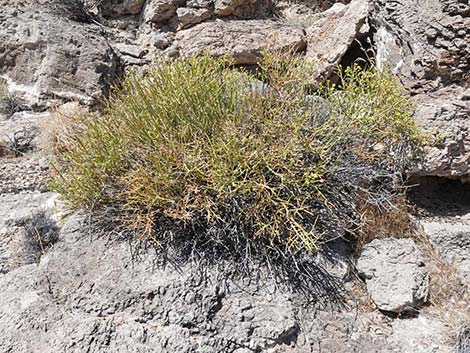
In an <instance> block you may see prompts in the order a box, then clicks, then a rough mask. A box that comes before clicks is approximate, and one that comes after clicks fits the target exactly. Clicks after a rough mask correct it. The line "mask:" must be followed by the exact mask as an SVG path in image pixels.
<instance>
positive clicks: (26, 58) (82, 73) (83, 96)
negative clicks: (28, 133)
mask: <svg viewBox="0 0 470 353" xmlns="http://www.w3.org/2000/svg"><path fill="white" fill-rule="evenodd" d="M48 4H49V5H48ZM48 6H51V5H50V3H47V2H45V3H43V2H38V3H36V2H35V3H30V2H21V3H18V4H16V5H12V3H11V1H5V0H3V1H0V7H1V8H2V12H1V13H0V76H2V77H3V78H4V79H6V81H7V85H8V89H9V91H10V92H12V93H15V94H17V95H18V96H21V97H22V98H23V100H24V101H25V102H27V103H28V105H30V106H36V107H37V106H44V105H50V104H51V103H52V102H54V101H56V102H57V101H63V100H79V101H82V102H83V103H86V104H94V103H97V102H98V101H99V100H101V99H102V97H103V93H104V92H105V90H106V88H107V85H108V84H109V83H110V82H112V80H113V78H114V74H115V69H116V59H115V57H114V54H113V51H112V50H111V48H110V47H109V45H108V44H107V40H106V39H105V38H104V37H103V36H102V35H100V32H101V28H100V27H98V26H95V25H90V24H88V25H84V24H80V23H77V22H72V21H70V20H67V19H65V18H58V17H57V16H54V15H53V14H51V11H52V9H53V8H52V6H51V8H49V7H48ZM14 8H16V9H17V11H16V12H15V15H14V16H13V15H10V13H9V12H8V10H9V9H14Z"/></svg>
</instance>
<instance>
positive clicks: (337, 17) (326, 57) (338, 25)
mask: <svg viewBox="0 0 470 353" xmlns="http://www.w3.org/2000/svg"><path fill="white" fill-rule="evenodd" d="M368 13H369V5H368V2H367V1H366V0H353V1H352V2H351V3H350V4H349V5H347V6H343V5H342V4H338V5H336V6H333V7H332V8H330V9H329V10H327V11H325V12H322V13H320V14H318V15H316V16H315V17H314V18H312V19H311V21H312V23H313V24H312V25H311V27H309V28H308V29H307V53H306V56H307V57H308V58H310V59H312V60H314V61H315V62H316V65H317V72H318V74H317V76H316V77H314V78H313V79H314V81H319V80H322V79H325V78H327V77H328V76H329V75H330V74H331V73H332V71H333V70H334V68H335V67H336V65H338V64H339V63H340V61H341V58H342V57H343V55H344V54H345V53H346V51H347V50H348V48H349V47H350V46H351V43H352V42H353V41H354V39H355V38H356V37H357V35H358V33H359V32H360V31H361V28H362V26H363V25H364V23H365V22H366V19H367V15H368Z"/></svg>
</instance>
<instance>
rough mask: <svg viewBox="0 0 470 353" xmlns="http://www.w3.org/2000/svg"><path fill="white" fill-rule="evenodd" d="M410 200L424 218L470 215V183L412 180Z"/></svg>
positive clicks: (440, 179) (423, 178)
mask: <svg viewBox="0 0 470 353" xmlns="http://www.w3.org/2000/svg"><path fill="white" fill-rule="evenodd" d="M408 185H409V188H408V198H409V200H410V201H411V203H412V204H413V205H414V206H415V209H416V212H417V213H418V214H420V215H423V216H462V215H466V214H468V213H470V183H467V182H465V180H463V179H449V178H443V177H435V176H427V177H417V178H412V179H410V181H409V183H408Z"/></svg>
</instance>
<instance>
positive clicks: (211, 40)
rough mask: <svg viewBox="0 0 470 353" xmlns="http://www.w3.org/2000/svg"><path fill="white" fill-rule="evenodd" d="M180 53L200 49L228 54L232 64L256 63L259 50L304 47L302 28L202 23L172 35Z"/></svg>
mask: <svg viewBox="0 0 470 353" xmlns="http://www.w3.org/2000/svg"><path fill="white" fill-rule="evenodd" d="M176 45H177V46H178V47H179V48H180V52H181V54H183V55H192V54H195V53H200V52H204V51H208V52H210V53H211V54H212V55H214V56H222V55H224V54H230V55H231V56H232V57H233V59H234V61H235V64H245V65H249V64H256V63H258V61H259V59H260V55H261V52H262V51H263V50H289V49H292V50H296V51H302V50H304V49H305V46H306V43H305V39H304V35H303V32H302V30H300V29H298V28H296V27H293V26H291V25H288V24H286V23H284V22H281V21H273V20H251V21H245V20H241V21H215V22H205V23H201V24H199V25H197V26H194V27H192V28H190V29H187V30H183V31H180V32H178V33H177V34H176Z"/></svg>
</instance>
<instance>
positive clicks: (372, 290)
mask: <svg viewBox="0 0 470 353" xmlns="http://www.w3.org/2000/svg"><path fill="white" fill-rule="evenodd" d="M357 270H358V271H359V274H360V275H361V276H363V277H364V278H365V280H366V283H367V290H368V292H369V294H370V296H371V297H372V300H373V301H374V303H375V304H376V305H377V307H378V308H379V309H380V310H384V311H390V312H397V313H399V312H403V311H407V310H412V309H415V308H417V307H419V306H420V305H421V304H423V303H424V302H426V300H427V297H428V290H429V278H428V273H427V271H426V268H425V267H424V261H423V256H422V254H421V252H420V250H419V249H418V247H417V246H416V244H415V242H414V241H413V240H412V239H395V238H387V239H374V240H373V241H371V242H370V243H369V244H367V245H366V246H365V247H364V249H363V250H362V253H361V256H360V257H359V259H358V261H357Z"/></svg>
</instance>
